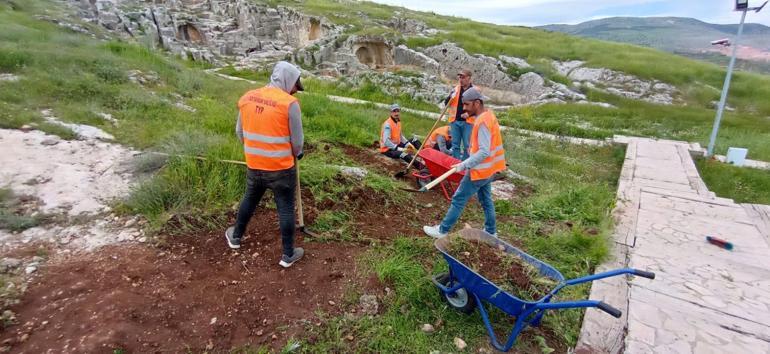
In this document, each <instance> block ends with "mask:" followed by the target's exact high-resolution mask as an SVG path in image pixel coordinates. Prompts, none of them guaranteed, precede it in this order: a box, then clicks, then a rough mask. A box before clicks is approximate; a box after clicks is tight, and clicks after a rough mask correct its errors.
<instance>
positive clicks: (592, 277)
mask: <svg viewBox="0 0 770 354" xmlns="http://www.w3.org/2000/svg"><path fill="white" fill-rule="evenodd" d="M622 274H633V275H637V276H640V277H644V278H649V279H655V273H653V272H648V271H644V270H639V269H633V268H620V269H613V270H610V271H606V272H603V273H597V274H592V275H587V276H584V277H580V278H575V279H570V280H567V281H565V282H564V284H565V285H575V284H580V283H585V282H589V281H594V280H599V279H604V278H609V277H614V276H617V275H622Z"/></svg>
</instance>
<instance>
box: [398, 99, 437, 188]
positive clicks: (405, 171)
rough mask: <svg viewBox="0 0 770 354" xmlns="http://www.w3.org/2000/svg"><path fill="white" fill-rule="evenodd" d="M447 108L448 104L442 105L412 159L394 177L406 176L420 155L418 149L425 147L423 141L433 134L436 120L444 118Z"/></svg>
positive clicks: (425, 141)
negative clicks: (442, 107)
mask: <svg viewBox="0 0 770 354" xmlns="http://www.w3.org/2000/svg"><path fill="white" fill-rule="evenodd" d="M448 108H449V105H446V106H445V107H444V110H443V111H441V114H440V115H439V116H438V119H436V122H435V123H433V127H431V128H430V131H429V132H428V135H426V136H425V140H423V141H422V145H420V148H419V149H417V153H415V154H414V156H413V157H412V161H410V162H409V164H408V165H406V169H404V170H403V171H400V172H397V173H396V174H395V175H394V177H396V178H401V177H404V176H406V174H407V172H409V169H410V168H412V164H414V161H415V160H417V156H419V155H420V151H422V148H424V147H425V143H427V142H428V139H430V135H431V134H433V130H434V129H436V125H438V122H440V121H441V119H442V118H444V114H446V110H447V109H448Z"/></svg>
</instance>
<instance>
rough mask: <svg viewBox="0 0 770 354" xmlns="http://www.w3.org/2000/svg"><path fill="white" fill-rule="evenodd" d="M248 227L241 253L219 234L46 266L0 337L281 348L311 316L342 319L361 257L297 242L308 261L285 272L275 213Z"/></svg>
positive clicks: (99, 347)
mask: <svg viewBox="0 0 770 354" xmlns="http://www.w3.org/2000/svg"><path fill="white" fill-rule="evenodd" d="M250 225H251V226H250V230H249V232H248V233H247V236H246V238H245V239H244V242H243V245H242V248H241V250H239V251H232V250H230V249H228V248H227V247H226V245H225V242H224V236H223V235H222V232H220V231H221V230H217V231H211V232H206V233H201V234H197V235H189V236H173V237H169V238H168V240H167V243H166V245H165V246H162V247H159V248H153V247H147V246H142V245H126V246H107V247H104V248H102V249H100V250H99V251H98V252H95V253H91V254H87V255H84V256H82V257H78V258H76V259H75V258H70V259H67V260H63V261H60V262H50V264H49V265H48V266H47V267H45V268H44V269H43V270H42V272H43V273H44V275H42V276H41V277H40V278H39V279H37V280H36V281H35V282H34V283H33V284H32V285H31V286H30V288H29V290H28V292H27V293H26V295H25V296H24V299H23V300H22V302H21V303H20V304H19V305H17V306H15V307H13V311H14V312H16V313H17V314H18V315H17V317H18V318H20V323H21V325H18V326H14V327H11V328H9V329H6V330H5V332H4V333H2V334H1V335H0V337H2V340H3V341H6V340H8V343H10V344H11V345H12V348H13V350H14V351H19V352H46V351H48V350H52V351H53V352H82V353H91V352H109V351H111V350H112V349H123V350H126V351H127V352H183V351H188V350H191V351H192V352H202V351H204V350H219V351H221V350H229V349H231V348H237V347H241V346H245V345H253V346H259V345H266V346H269V347H271V348H273V349H276V348H280V347H283V345H284V344H285V343H286V342H287V340H288V339H289V338H291V337H292V336H298V335H299V334H300V333H301V332H302V331H303V328H304V327H305V326H306V325H315V324H316V323H317V321H318V319H317V317H316V312H317V311H321V312H325V313H329V314H336V313H338V312H339V311H340V306H341V298H342V296H343V292H344V289H345V288H346V287H347V286H348V284H353V283H354V281H356V279H355V277H356V274H357V269H356V265H355V262H354V258H355V256H356V255H357V254H359V253H360V252H361V251H362V250H363V249H362V248H361V247H358V246H355V245H351V244H340V243H334V242H331V243H313V242H307V241H306V240H302V237H301V236H299V237H298V239H297V243H298V245H301V246H304V247H305V249H306V252H307V253H306V256H305V258H304V259H303V260H302V261H300V262H299V263H297V264H295V266H294V267H292V268H289V269H285V270H284V269H282V268H280V267H279V266H278V265H277V262H278V260H279V259H280V253H281V247H280V237H279V236H278V223H277V219H276V216H275V212H274V211H271V210H265V209H259V210H258V211H257V216H256V217H255V218H254V220H252V222H251V224H250ZM22 339H23V340H22Z"/></svg>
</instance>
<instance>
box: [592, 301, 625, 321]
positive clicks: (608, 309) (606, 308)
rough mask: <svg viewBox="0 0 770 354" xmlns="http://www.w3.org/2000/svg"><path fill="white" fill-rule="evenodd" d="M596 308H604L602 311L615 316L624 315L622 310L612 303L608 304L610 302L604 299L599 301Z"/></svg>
mask: <svg viewBox="0 0 770 354" xmlns="http://www.w3.org/2000/svg"><path fill="white" fill-rule="evenodd" d="M596 308H598V309H599V310H602V311H604V312H606V313H608V314H610V316H612V317H615V318H620V316H622V315H623V312H622V311H620V310H618V309H616V308H614V307H613V306H612V305H610V304H608V303H606V302H604V301H599V303H598V304H597V305H596Z"/></svg>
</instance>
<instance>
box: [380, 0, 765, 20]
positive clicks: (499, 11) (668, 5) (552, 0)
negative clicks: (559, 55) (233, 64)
mask: <svg viewBox="0 0 770 354" xmlns="http://www.w3.org/2000/svg"><path fill="white" fill-rule="evenodd" d="M372 1H374V2H378V3H383V4H390V5H397V6H403V7H406V8H409V9H413V10H420V11H433V12H435V13H438V14H442V15H452V16H460V17H466V18H471V19H474V20H476V21H482V22H491V23H496V24H503V25H521V26H539V25H547V24H554V23H568V24H576V23H580V22H584V21H589V20H595V19H600V18H604V17H613V16H634V17H650V16H678V17H693V18H697V19H699V20H702V21H706V22H711V23H738V22H740V20H741V15H740V13H739V12H734V11H733V8H734V7H735V1H734V0H679V1H662V0H471V1H467V0H465V1H461V0H417V1H415V0H411V1H407V0H372ZM762 2H764V0H761V1H760V0H749V6H759V5H761V4H762ZM746 22H747V23H749V22H753V23H761V24H764V25H766V26H770V4H768V6H767V7H766V8H765V9H763V10H762V12H760V13H754V12H749V13H748V15H747V16H746Z"/></svg>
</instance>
